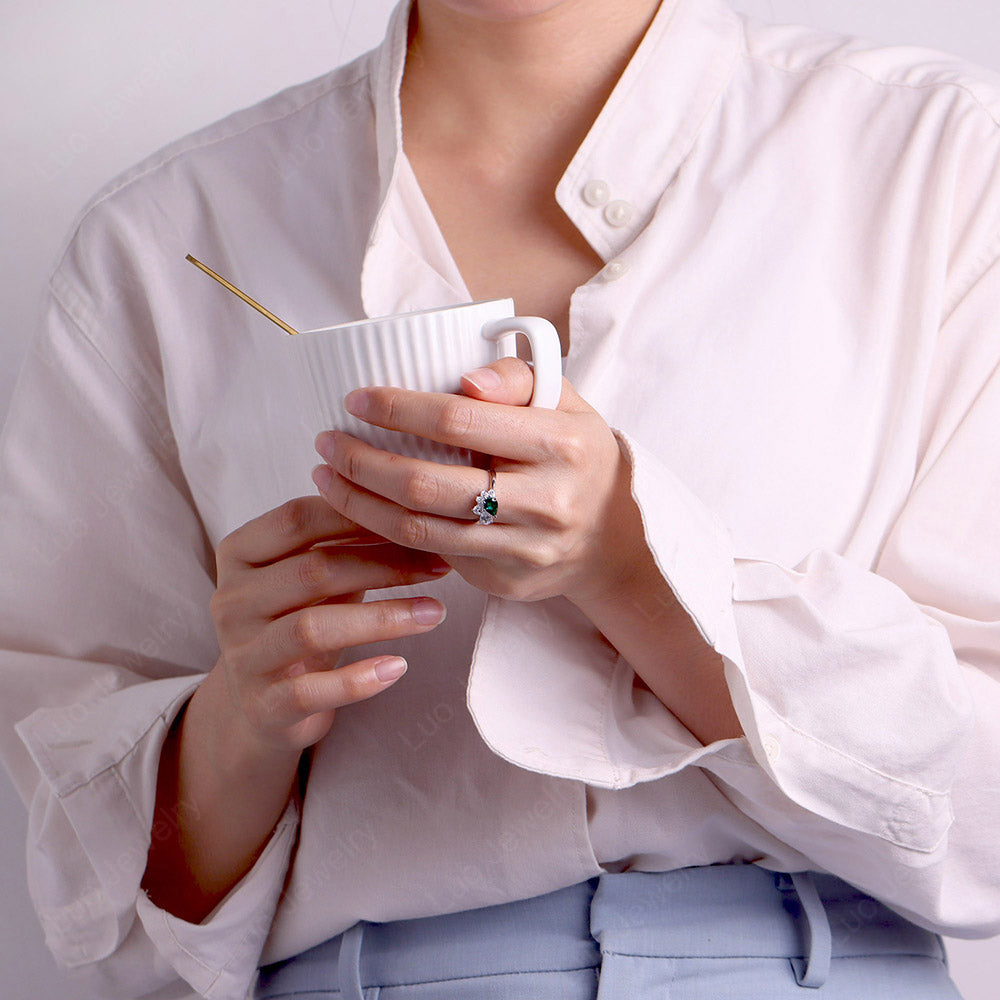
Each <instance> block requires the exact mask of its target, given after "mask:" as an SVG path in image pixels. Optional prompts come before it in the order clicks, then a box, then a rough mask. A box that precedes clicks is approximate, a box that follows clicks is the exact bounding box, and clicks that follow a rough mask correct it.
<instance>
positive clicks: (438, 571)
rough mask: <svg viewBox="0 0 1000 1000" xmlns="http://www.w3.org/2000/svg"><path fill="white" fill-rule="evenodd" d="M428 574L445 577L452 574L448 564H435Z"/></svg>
mask: <svg viewBox="0 0 1000 1000" xmlns="http://www.w3.org/2000/svg"><path fill="white" fill-rule="evenodd" d="M427 572H428V573H433V574H434V576H444V575H445V573H450V572H451V567H450V566H449V565H448V564H447V563H446V562H440V563H434V565H433V566H431V567H430V568H429V569H428V570H427Z"/></svg>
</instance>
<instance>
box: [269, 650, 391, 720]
mask: <svg viewBox="0 0 1000 1000" xmlns="http://www.w3.org/2000/svg"><path fill="white" fill-rule="evenodd" d="M406 667H407V664H406V660H404V659H403V658H402V657H401V656H372V657H368V658H367V659H364V660H358V661H357V662H356V663H349V664H345V665H344V666H342V667H336V668H334V669H332V670H314V671H309V672H306V673H300V674H297V675H296V676H294V677H287V678H285V679H283V680H281V681H278V682H277V683H275V684H272V685H270V687H269V689H268V692H267V695H266V699H267V705H266V709H267V711H268V714H269V715H270V718H271V721H272V722H273V723H274V724H276V725H278V726H291V725H294V724H295V723H296V722H299V721H300V720H301V719H303V718H306V717H308V716H310V715H317V714H319V713H321V712H332V711H335V710H336V709H338V708H343V707H344V706H345V705H353V704H356V703H357V702H359V701H365V700H366V699H368V698H371V697H374V696H375V695H377V694H379V693H380V692H382V691H384V690H385V689H386V688H388V687H390V686H391V685H393V684H395V683H396V681H398V680H399V678H400V677H402V676H403V674H404V673H405V672H406Z"/></svg>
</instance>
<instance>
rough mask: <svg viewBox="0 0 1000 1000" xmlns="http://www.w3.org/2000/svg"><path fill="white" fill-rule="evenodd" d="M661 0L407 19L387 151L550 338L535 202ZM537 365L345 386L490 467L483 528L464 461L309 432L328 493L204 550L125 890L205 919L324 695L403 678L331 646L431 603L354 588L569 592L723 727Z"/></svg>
mask: <svg viewBox="0 0 1000 1000" xmlns="http://www.w3.org/2000/svg"><path fill="white" fill-rule="evenodd" d="M656 6H657V4H656V2H652V0H547V2H545V0H419V9H418V13H417V16H416V18H415V19H414V22H413V23H412V24H411V40H410V53H409V57H408V60H407V68H406V72H405V74H404V79H403V85H402V90H401V95H400V99H401V103H402V113H403V140H404V148H405V151H406V154H407V156H408V157H409V159H410V162H411V164H412V166H413V169H414V172H415V173H416V176H417V179H418V180H419V182H420V185H421V189H422V191H423V193H424V195H425V197H426V198H427V201H428V204H429V205H430V207H431V210H432V212H433V213H434V216H435V218H436V220H437V221H438V224H439V226H440V228H441V232H442V234H443V236H444V237H445V240H446V242H447V243H448V246H449V248H450V249H451V252H452V254H453V256H454V259H455V262H456V264H457V265H458V267H459V270H460V272H461V274H462V276H463V278H464V280H465V283H466V286H467V289H468V291H469V292H470V295H471V297H472V298H473V299H491V298H506V297H508V296H512V297H513V298H514V299H515V301H516V302H517V305H518V309H519V311H520V312H521V313H522V314H535V315H541V316H546V317H547V318H549V319H550V320H551V321H552V322H553V323H554V324H555V325H556V327H557V329H559V331H560V336H561V339H562V341H563V349H564V351H568V350H570V349H571V342H570V341H571V328H570V323H569V315H570V308H569V307H570V299H571V296H572V294H573V291H574V290H575V289H576V288H577V287H578V286H580V285H582V284H584V283H585V282H586V281H588V280H589V279H590V278H591V277H592V276H593V274H594V273H595V272H596V271H597V270H599V269H600V267H601V266H602V264H603V261H601V259H600V258H599V257H598V256H597V255H596V254H595V253H594V252H593V251H592V250H591V248H590V247H589V246H588V245H587V244H586V242H585V241H584V240H583V239H582V237H581V236H580V235H579V234H578V233H577V231H576V229H575V228H574V227H573V226H572V224H571V223H570V222H569V220H568V219H567V218H566V217H565V216H564V215H563V214H562V212H561V211H560V210H559V208H558V206H557V205H556V203H555V200H554V197H553V191H554V189H555V186H556V183H557V182H558V180H559V177H560V176H561V175H562V173H563V171H564V170H565V168H566V165H567V164H568V163H569V161H570V159H571V158H572V155H573V152H574V151H575V149H576V148H577V147H578V145H579V144H580V142H581V141H582V140H583V138H584V136H585V135H586V133H587V131H588V130H589V128H590V126H591V124H592V123H593V121H594V119H595V117H596V116H597V114H598V113H599V111H600V108H601V107H602V106H603V104H604V102H605V101H606V99H607V97H608V95H609V94H610V92H611V90H612V89H613V86H614V83H615V81H616V80H617V79H618V76H619V75H620V74H621V72H622V70H623V69H624V67H625V65H626V64H627V62H628V60H629V58H630V57H631V55H632V53H633V52H634V50H635V47H636V46H637V45H638V43H639V41H640V39H641V37H642V34H643V33H644V32H645V30H646V28H647V27H648V24H649V22H650V20H651V18H652V16H653V13H654V12H655V9H656ZM456 53H461V58H456V57H455V54H456ZM553 53H558V57H557V58H554V57H553ZM530 379H531V376H530V369H529V368H528V367H527V366H526V365H525V364H524V363H523V362H520V361H518V360H517V359H506V360H505V361H502V362H497V363H496V364H494V365H491V366H490V367H489V368H488V369H480V370H478V371H477V372H474V373H469V375H468V376H467V377H466V378H465V379H463V391H464V395H463V396H438V395H433V394H425V393H407V392H403V391H402V390H396V389H388V388H385V387H381V388H372V389H368V390H362V391H359V392H356V393H353V394H352V395H351V396H350V397H348V406H349V408H350V409H351V410H352V412H354V413H356V414H357V415H358V416H361V417H362V419H365V420H367V421H369V422H370V423H373V424H377V425H379V426H383V427H393V428H396V429H404V430H409V431H411V432H412V433H416V434H421V435H423V436H426V437H429V438H433V439H435V440H439V441H444V442H446V443H449V444H460V445H461V446H463V447H471V448H474V449H475V450H477V451H482V452H485V453H487V454H491V455H494V456H496V469H497V473H498V476H497V479H498V490H499V491H500V496H501V504H502V506H501V517H500V520H499V521H498V522H497V523H496V524H493V525H490V526H489V527H483V526H480V525H478V524H475V523H473V522H472V521H471V520H470V518H471V513H470V510H469V508H470V506H471V498H473V497H475V496H476V494H477V493H478V492H479V491H480V490H481V489H482V488H483V487H484V486H485V482H484V476H483V473H482V471H481V470H474V469H460V468H455V467H453V466H439V465H435V464H434V463H429V462H419V461H417V460H412V459H403V458H400V457H399V456H395V455H391V454H389V453H386V452H381V451H378V450H377V449H374V448H370V447H369V446H367V445H365V444H363V443H362V442H360V441H358V440H357V439H354V438H351V437H349V436H348V435H343V434H332V433H324V434H321V435H320V436H319V437H318V438H317V449H318V451H319V453H320V455H321V457H322V458H323V460H324V464H323V465H321V466H319V467H318V468H317V469H316V471H315V473H314V478H315V481H316V484H317V487H318V488H319V490H320V494H321V495H320V496H316V497H303V498H299V499H298V500H295V501H292V502H291V503H290V504H286V505H284V506H283V507H281V508H278V509H277V510H274V511H270V512H267V513H265V514H263V515H262V516H261V517H259V518H257V519H255V520H254V521H251V522H249V523H248V524H246V525H244V526H242V527H241V528H239V529H238V530H237V531H235V532H233V534H232V535H230V536H229V537H228V538H226V539H224V540H223V542H222V543H221V544H220V546H219V549H218V551H217V553H216V557H217V564H218V591H217V593H216V595H215V597H214V599H213V601H212V608H211V610H212V616H213V620H214V622H215V626H216V631H217V633H218V637H219V647H220V650H221V654H220V657H219V660H218V662H217V663H216V664H215V666H214V667H213V668H212V670H211V671H210V672H209V674H208V675H207V677H206V679H205V681H204V682H203V683H202V684H201V685H200V687H199V688H198V690H197V691H196V692H195V694H194V695H193V696H192V698H191V700H190V701H189V703H188V705H187V706H186V709H185V711H184V712H183V713H182V715H181V717H180V718H179V720H178V721H177V722H176V723H175V725H174V727H173V728H172V730H171V732H170V734H169V736H168V738H167V741H166V743H165V746H164V749H163V753H162V755H161V761H160V771H159V778H158V785H157V803H156V821H155V824H154V829H157V830H160V831H162V835H160V836H157V837H154V838H153V843H152V845H151V847H150V852H149V858H148V863H147V869H146V874H145V877H144V880H143V887H144V889H145V890H146V891H147V892H148V893H149V895H150V898H151V899H152V900H153V901H154V902H155V903H156V904H157V905H159V906H161V907H163V908H164V909H166V910H169V911H170V912H173V913H175V914H177V915H178V916H181V917H183V918H184V919H186V920H189V921H193V922H197V921H200V920H202V919H203V918H204V917H205V916H206V915H207V914H208V913H209V912H210V911H211V910H212V909H213V908H214V907H215V905H216V904H217V903H218V902H219V901H220V900H221V899H222V898H223V897H224V896H225V895H226V893H227V892H228V891H229V890H230V889H231V888H232V887H233V886H234V885H235V884H236V883H237V882H238V881H239V880H240V878H242V877H243V876H244V875H245V874H246V872H247V871H249V869H250V868H251V867H252V865H253V863H254V861H255V860H256V858H257V857H258V856H259V854H260V852H261V850H262V849H263V847H264V845H265V844H266V843H267V841H268V839H269V837H270V835H271V832H272V831H273V829H274V826H275V824H276V822H277V821H278V819H279V818H280V816H281V815H282V812H283V811H284V809H285V807H286V805H287V803H288V801H289V798H290V797H291V796H292V795H293V794H294V792H295V789H296V787H297V776H298V771H299V764H300V761H301V756H302V752H303V750H305V749H306V748H307V747H309V746H311V745H313V744H314V743H315V742H316V741H317V740H319V739H321V738H322V737H323V736H324V735H325V734H326V732H328V731H329V728H330V726H331V725H335V717H336V713H337V712H338V711H339V710H340V709H341V708H344V707H345V706H349V705H350V704H353V703H355V702H358V701H361V700H363V699H365V698H370V697H374V696H377V695H378V694H379V693H380V692H381V691H383V690H385V688H386V687H388V686H389V685H390V684H392V683H395V680H396V679H398V675H397V676H396V677H395V678H394V677H392V676H390V675H389V674H386V673H385V671H386V670H387V669H389V668H391V667H393V666H395V667H396V668H397V671H398V668H399V667H400V666H401V663H400V661H399V659H398V658H396V657H392V656H384V657H378V658H375V659H366V660H361V661H358V662H351V657H350V653H349V650H350V647H352V646H356V645H360V644H362V643H368V642H375V641H386V640H392V639H393V638H398V637H401V636H406V635H417V634H420V633H422V632H426V631H429V630H430V629H432V628H434V627H435V625H436V624H438V623H439V622H440V621H441V620H442V618H443V616H444V613H445V609H444V608H443V607H442V606H441V605H440V604H439V603H438V602H437V601H433V600H431V599H430V598H423V599H420V598H416V599H413V598H408V599H404V600H392V599H388V600H384V601H379V602H366V603H361V599H362V597H363V595H364V593H365V591H367V590H370V589H377V588H384V587H392V586H396V585H402V584H411V583H417V582H420V581H421V580H428V579H432V578H434V577H435V576H439V575H440V574H442V573H444V572H447V571H448V570H449V568H451V567H453V568H454V569H455V571H457V572H459V573H460V574H461V575H462V576H463V577H465V578H466V579H467V580H468V581H469V582H470V583H472V584H473V585H474V586H477V587H480V588H482V589H483V590H486V591H489V592H490V593H494V594H500V595H502V596H505V597H508V598H511V599H513V600H522V601H523V600H538V599H541V598H544V597H550V596H554V595H563V596H565V597H566V598H567V599H569V600H571V601H572V602H573V603H574V604H576V605H577V607H579V608H580V609H581V610H582V611H583V613H584V614H585V615H587V617H588V618H589V619H590V620H591V621H592V622H593V623H594V624H595V626H596V627H597V628H598V629H599V630H600V631H601V632H602V633H603V634H604V636H605V637H606V638H607V640H608V641H609V642H610V643H611V644H612V645H614V646H615V647H616V648H617V649H618V650H619V651H620V652H621V654H622V655H623V656H624V657H625V659H626V660H627V661H628V662H629V663H630V664H631V665H632V666H633V667H634V669H635V671H636V677H637V681H636V683H637V684H638V685H640V686H645V687H648V688H649V689H650V690H651V691H653V692H654V693H655V694H656V696H657V697H658V698H660V700H661V701H662V702H663V703H664V705H666V706H667V707H668V708H670V709H671V710H672V711H673V712H674V713H675V715H677V717H678V718H679V719H680V720H681V721H682V722H684V723H685V725H687V726H688V728H689V729H690V730H691V731H692V732H693V733H694V734H695V735H696V736H697V737H698V738H699V739H701V740H702V741H703V742H709V741H712V740H715V739H721V738H727V737H731V736H736V735H739V733H740V726H739V721H738V719H737V717H736V714H735V711H734V710H733V707H732V704H731V701H730V699H729V694H728V690H727V688H726V685H725V681H724V679H723V673H722V662H721V660H720V658H719V657H718V656H717V655H716V654H715V652H714V651H713V650H712V649H711V648H710V647H708V646H707V645H706V644H705V643H704V642H703V640H702V639H701V637H700V635H699V634H698V632H697V629H696V628H695V626H694V625H693V623H692V622H691V620H690V618H689V617H688V616H687V614H686V612H684V610H683V609H682V608H681V607H680V606H679V605H678V603H677V601H676V600H675V598H674V596H673V594H672V592H671V591H670V589H669V587H668V586H667V585H666V583H664V581H663V580H662V579H661V577H660V574H659V571H658V569H657V568H656V566H655V563H654V560H653V558H652V555H651V553H650V552H649V549H648V547H647V546H646V543H645V539H644V535H643V528H642V520H641V517H640V514H639V511H638V509H637V507H636V505H635V503H634V502H633V501H632V498H631V493H630V490H629V467H628V463H627V460H626V458H625V456H624V455H623V453H622V451H621V449H620V447H619V444H618V441H617V439H616V438H615V436H614V434H613V433H612V431H611V429H610V428H609V427H608V425H607V424H606V423H605V422H604V420H603V419H602V418H601V417H600V415H599V414H598V413H596V412H595V411H594V410H593V409H592V408H591V407H590V406H589V405H588V404H587V403H586V402H585V401H584V400H583V399H581V398H580V397H579V396H578V395H577V393H576V392H575V390H574V389H573V387H572V386H571V385H570V384H569V382H567V381H565V380H564V382H563V392H562V399H561V401H560V404H559V407H558V409H557V410H555V411H542V410H537V409H529V408H525V407H524V405H523V404H524V403H526V402H527V400H528V397H529V395H530V387H531V381H530ZM359 543H362V544H359ZM345 650H347V653H346V654H344V655H343V657H342V653H344V651H345ZM665 650H668V651H669V653H670V655H669V656H664V651H665ZM341 657H342V659H343V661H344V663H345V665H344V666H340V667H338V668H337V669H332V668H333V667H334V665H335V664H336V663H337V662H340V660H341ZM380 673H382V674H383V677H380V676H379V674H380Z"/></svg>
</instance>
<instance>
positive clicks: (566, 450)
mask: <svg viewBox="0 0 1000 1000" xmlns="http://www.w3.org/2000/svg"><path fill="white" fill-rule="evenodd" d="M552 449H553V452H554V455H555V457H556V458H557V459H558V460H559V461H560V462H562V463H563V464H564V465H569V466H571V467H572V468H581V467H582V466H584V465H585V463H586V460H587V454H588V449H587V442H586V440H585V439H584V436H583V435H582V434H581V433H580V432H579V431H577V430H568V431H565V432H564V433H562V434H560V435H558V437H555V436H554V437H553V439H552Z"/></svg>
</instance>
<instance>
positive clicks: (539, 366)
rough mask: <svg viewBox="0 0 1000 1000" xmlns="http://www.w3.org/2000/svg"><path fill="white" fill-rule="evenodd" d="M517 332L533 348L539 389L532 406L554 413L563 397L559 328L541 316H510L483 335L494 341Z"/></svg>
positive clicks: (489, 326) (494, 322) (495, 322)
mask: <svg viewBox="0 0 1000 1000" xmlns="http://www.w3.org/2000/svg"><path fill="white" fill-rule="evenodd" d="M514 333H523V334H524V335H525V336H526V337H527V338H528V343H529V344H530V346H531V365H532V368H533V370H534V375H535V386H534V388H533V389H532V391H531V400H530V401H529V403H528V405H529V406H541V407H544V408H545V409H546V410H554V409H555V408H556V407H557V406H558V405H559V397H560V396H561V395H562V345H561V344H560V343H559V334H558V332H557V331H556V328H555V327H554V326H553V325H552V324H551V323H550V322H549V321H548V320H547V319H542V317H541V316H510V317H507V318H506V319H494V320H490V321H489V322H488V323H486V324H484V326H483V336H484V337H485V338H486V339H487V340H492V341H494V342H498V341H499V340H500V338H501V337H505V336H507V335H509V334H514Z"/></svg>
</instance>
